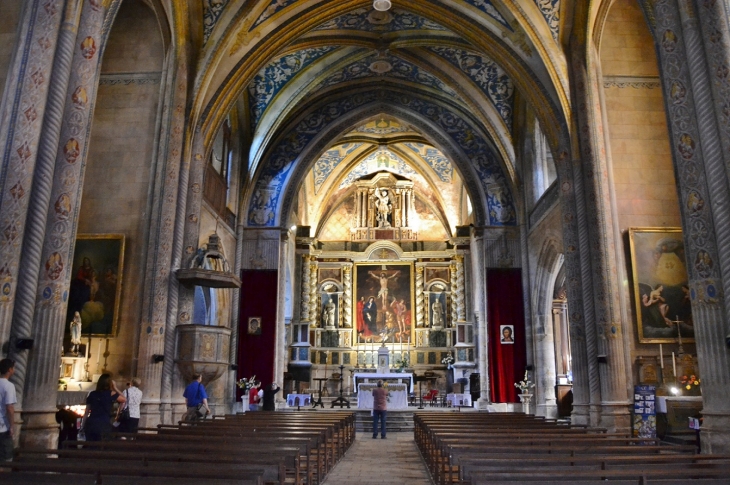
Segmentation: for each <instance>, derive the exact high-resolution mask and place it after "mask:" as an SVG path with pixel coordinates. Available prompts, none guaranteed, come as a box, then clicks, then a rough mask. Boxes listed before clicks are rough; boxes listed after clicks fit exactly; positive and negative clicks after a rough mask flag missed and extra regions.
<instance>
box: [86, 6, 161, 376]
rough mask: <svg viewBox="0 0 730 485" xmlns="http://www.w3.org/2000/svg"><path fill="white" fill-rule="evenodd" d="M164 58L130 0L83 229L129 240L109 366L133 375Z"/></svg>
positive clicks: (102, 109) (98, 114)
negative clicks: (121, 236) (114, 234)
mask: <svg viewBox="0 0 730 485" xmlns="http://www.w3.org/2000/svg"><path fill="white" fill-rule="evenodd" d="M163 56H164V53H163V45H162V38H161V34H160V30H159V27H158V25H157V22H156V20H155V18H154V15H153V13H152V11H151V10H149V9H148V8H147V7H146V6H145V5H144V4H143V2H142V1H139V0H137V1H132V2H127V1H125V2H123V4H122V7H121V8H120V11H119V14H118V16H117V18H116V20H115V23H114V25H113V27H112V31H111V35H110V38H109V42H108V45H107V48H106V51H105V53H104V57H103V60H102V74H101V81H100V86H99V91H98V97H97V101H96V107H95V110H94V120H93V125H92V130H91V141H90V146H89V156H88V162H87V167H86V174H85V179H84V191H83V196H82V202H81V210H80V215H79V227H78V232H79V234H83V233H122V234H124V235H125V238H126V250H125V258H124V274H123V280H122V298H121V305H120V312H119V334H118V338H117V339H114V340H112V341H111V342H110V344H109V350H110V353H111V355H110V356H109V359H108V364H109V365H108V369H109V370H110V371H112V372H114V373H115V374H121V375H123V376H128V375H129V374H130V373H132V372H133V369H132V356H133V353H136V352H132V351H131V350H132V349H135V347H136V336H137V333H138V325H139V321H140V315H139V311H140V308H142V302H141V292H142V285H143V275H144V264H145V259H146V249H147V231H148V227H149V207H150V202H151V201H150V190H151V187H150V184H151V178H152V176H153V174H154V159H153V157H154V153H155V150H154V143H155V125H156V121H157V116H158V99H159V93H160V77H161V70H162V65H163ZM92 348H94V347H93V346H92ZM94 350H95V348H94ZM94 365H95V362H94V360H92V362H91V367H92V368H93V367H94Z"/></svg>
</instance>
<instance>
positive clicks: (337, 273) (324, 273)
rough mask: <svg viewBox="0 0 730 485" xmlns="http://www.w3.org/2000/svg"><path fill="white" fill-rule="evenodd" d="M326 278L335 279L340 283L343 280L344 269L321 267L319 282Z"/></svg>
mask: <svg viewBox="0 0 730 485" xmlns="http://www.w3.org/2000/svg"><path fill="white" fill-rule="evenodd" d="M326 280H335V281H337V282H338V283H340V282H342V270H341V269H340V268H320V269H319V282H320V283H321V282H323V281H326Z"/></svg>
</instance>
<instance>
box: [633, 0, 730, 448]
mask: <svg viewBox="0 0 730 485" xmlns="http://www.w3.org/2000/svg"><path fill="white" fill-rule="evenodd" d="M698 3H703V5H701V6H700V7H699V8H700V10H699V12H698V11H696V10H695V4H694V3H693V2H691V1H686V0H659V1H657V2H654V4H653V5H651V4H649V3H648V2H645V3H643V5H642V7H643V8H644V10H645V11H646V12H647V13H648V14H649V15H648V16H649V18H652V19H654V36H655V41H656V43H657V52H658V57H659V66H660V75H661V79H662V85H663V88H664V93H665V94H664V99H665V106H666V109H667V118H668V122H669V135H670V142H671V146H672V155H673V159H674V164H675V173H676V174H677V186H678V189H679V196H680V197H679V199H680V208H681V211H682V227H683V234H684V243H685V252H686V257H687V263H688V264H687V270H688V273H689V284H690V297H691V301H692V316H693V320H694V327H695V341H696V346H697V355H698V361H699V368H700V377H701V379H702V400H703V410H702V414H703V416H704V423H703V426H702V433H701V437H702V452H703V453H730V387H729V384H728V383H730V354H729V351H728V348H727V347H726V343H725V338H726V336H728V334H729V333H730V329H728V322H729V321H730V320H729V317H730V308H728V304H727V303H726V302H725V295H726V294H728V291H730V242H728V241H730V210H728V207H730V188H729V187H728V178H727V177H728V170H730V169H729V168H728V160H727V158H728V157H729V156H730V155H728V154H727V153H724V150H723V147H727V146H728V143H730V140H729V139H728V129H727V124H728V118H727V115H726V114H725V111H726V110H727V106H728V104H727V103H728V101H730V100H728V99H727V96H728V93H727V90H726V87H725V86H726V84H727V75H725V74H723V73H726V72H727V70H728V62H727V58H728V46H727V39H728V30H727V22H728V19H727V15H726V13H725V11H724V9H725V4H724V2H719V3H720V5H712V3H713V2H698ZM698 15H699V16H698ZM715 15H722V18H719V19H718V18H714V16H715ZM700 23H701V25H700ZM700 27H701V28H700ZM703 33H704V36H705V37H704V45H703V38H702V34H703ZM706 56H707V57H706ZM708 64H709V65H708ZM716 103H720V104H719V105H718V104H716Z"/></svg>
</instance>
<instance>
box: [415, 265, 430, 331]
mask: <svg viewBox="0 0 730 485" xmlns="http://www.w3.org/2000/svg"><path fill="white" fill-rule="evenodd" d="M424 318H428V317H426V316H424V314H423V264H421V263H416V327H417V328H423V327H427V326H428V325H427V320H424Z"/></svg>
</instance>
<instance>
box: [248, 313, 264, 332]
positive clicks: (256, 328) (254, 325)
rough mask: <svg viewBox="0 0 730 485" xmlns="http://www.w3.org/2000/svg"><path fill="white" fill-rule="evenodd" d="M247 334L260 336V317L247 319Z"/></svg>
mask: <svg viewBox="0 0 730 485" xmlns="http://www.w3.org/2000/svg"><path fill="white" fill-rule="evenodd" d="M248 334H249V335H261V317H248Z"/></svg>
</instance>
